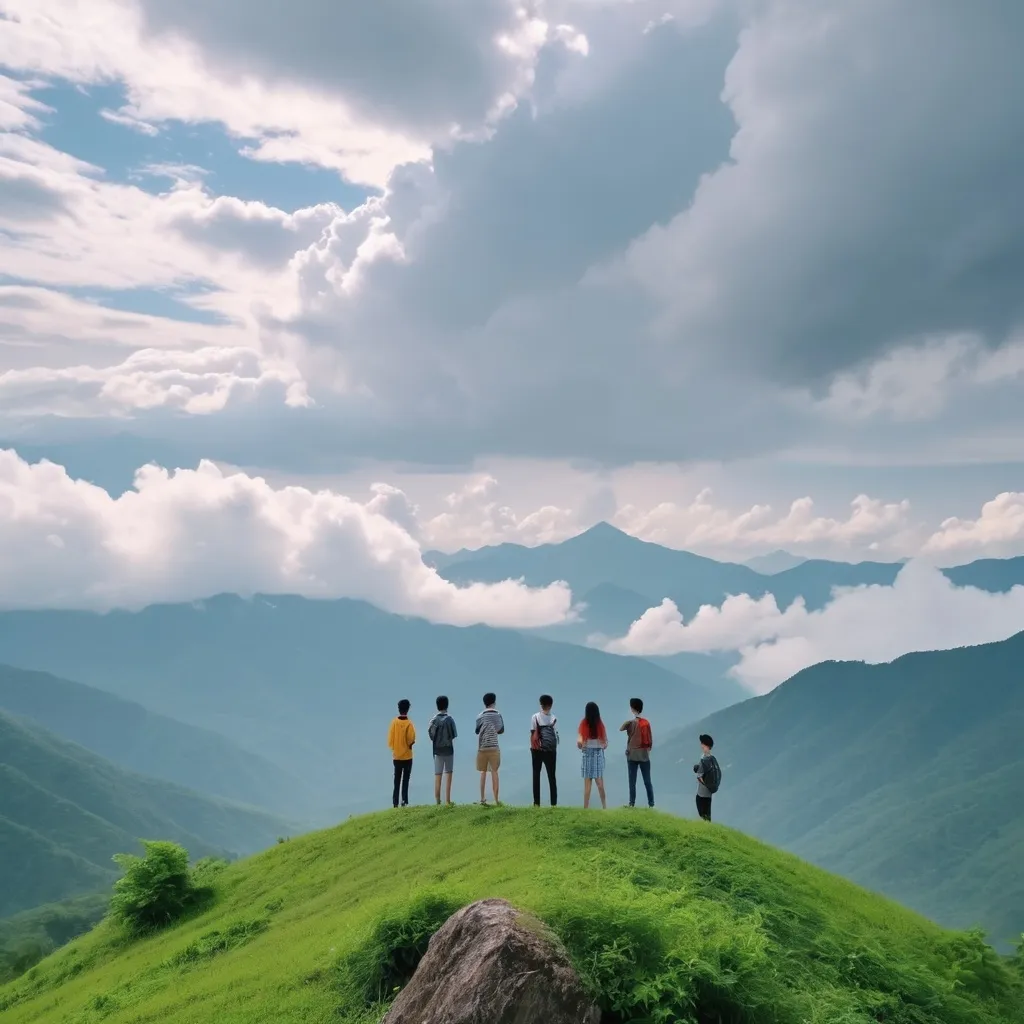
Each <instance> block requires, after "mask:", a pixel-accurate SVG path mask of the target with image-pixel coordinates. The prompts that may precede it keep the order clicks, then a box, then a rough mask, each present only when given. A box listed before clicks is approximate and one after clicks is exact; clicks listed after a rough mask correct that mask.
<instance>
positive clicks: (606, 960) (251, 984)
mask: <svg viewBox="0 0 1024 1024" xmlns="http://www.w3.org/2000/svg"><path fill="white" fill-rule="evenodd" d="M208 882H209V884H210V885H211V886H212V887H213V888H214V889H215V891H216V900H215V901H213V902H211V903H210V905H209V907H208V908H207V909H206V910H204V911H202V912H196V913H194V914H192V915H190V916H187V917H186V918H185V919H184V920H182V921H181V922H180V923H179V924H177V925H176V926H175V927H173V928H170V929H164V930H161V931H155V932H151V933H149V934H147V935H146V936H144V937H143V938H141V939H138V938H134V939H131V940H130V941H126V940H125V939H124V938H123V934H122V932H121V931H120V930H118V929H117V928H114V927H113V926H112V925H111V926H107V925H104V926H101V927H100V928H99V929H97V930H95V931H94V932H92V933H90V934H89V935H87V936H84V937H83V938H81V939H77V940H75V942H74V943H72V945H71V946H69V947H67V948H66V949H65V950H62V951H59V952H58V953H57V954H55V955H54V956H53V957H51V958H50V959H49V960H47V961H45V962H44V963H42V964H40V965H39V966H38V967H37V968H36V969H35V972H30V973H29V974H28V975H25V976H24V977H23V978H21V979H19V980H18V981H16V982H14V983H13V984H11V985H9V986H6V987H3V988H0V1010H3V1011H4V1014H5V1016H4V1024H30V1022H31V1024H63V1022H64V1021H66V1020H70V1021H74V1022H75V1024H94V1022H98V1021H100V1020H103V1021H105V1022H107V1024H129V1022H133V1021H139V1020H160V1021H161V1022H162V1024H207V1022H210V1024H213V1022H217V1024H263V1022H265V1021H266V1020H267V1019H268V1015H270V1016H272V1017H273V1019H274V1021H275V1024H299V1022H305V1021H329V1020H330V1021H334V1022H335V1024H369V1022H371V1021H379V1020H380V1017H381V1015H382V1013H383V1011H384V1010H385V1009H386V1004H387V1002H388V1001H389V1000H390V999H391V998H392V996H393V994H394V991H395V989H396V988H400V987H401V986H402V985H403V984H404V983H405V982H406V981H407V980H408V978H409V977H410V975H411V973H412V971H413V970H414V969H415V966H416V964H417V963H418V962H419V959H420V958H421V957H422V955H423V953H424V951H425V950H426V948H427V943H428V941H429V939H430V936H431V935H432V934H433V933H434V931H436V929H437V928H438V927H439V926H440V925H441V924H442V923H443V922H444V921H445V920H446V919H447V918H448V916H449V915H450V914H451V913H453V912H454V911H455V910H456V909H457V908H458V907H461V906H464V905H465V904H466V903H468V902H471V901H472V900H475V899H480V898H484V897H501V898H505V899H508V900H509V901H510V902H512V903H513V904H514V905H516V906H518V907H521V908H522V909H523V910H524V912H527V913H529V914H530V915H532V916H534V917H536V918H537V919H539V920H541V921H542V922H544V924H545V925H546V926H547V927H549V928H550V929H551V930H552V931H553V932H554V934H555V935H556V936H557V937H558V938H559V939H560V940H561V942H562V943H563V944H564V946H565V948H566V949H567V951H568V952H569V955H570V956H571V958H572V960H573V962H574V963H575V964H576V966H577V969H578V970H579V972H580V974H581V977H582V978H583V979H584V981H585V983H586V984H587V985H588V986H589V988H590V989H591V991H592V992H593V993H594V996H595V998H596V999H597V1001H598V1002H599V1004H600V1005H601V1008H602V1012H603V1015H604V1021H605V1024H625V1022H627V1021H629V1022H642V1021H648V1022H658V1024H661V1022H665V1024H667V1022H676V1021H678V1022H680V1024H879V1022H884V1024H1024V976H1022V974H1021V973H1020V971H1019V970H1018V969H1016V968H1015V966H1014V962H1013V961H1012V960H1011V959H1010V958H1009V957H1000V956H998V955H997V954H995V953H994V952H993V951H992V950H991V949H990V948H989V947H987V946H986V945H985V944H984V942H983V941H982V939H981V936H980V935H979V934H978V933H976V932H975V933H963V934H960V933H952V932H947V931H943V930H942V929H940V928H938V927H937V926H935V925H933V924H931V923H930V922H928V921H926V920H924V919H923V918H920V917H918V916H916V915H915V914H913V913H910V912H908V911H906V910H903V909H902V908H900V907H898V906H896V905H895V904H893V903H890V902H889V901H887V900H885V899H883V898H881V897H878V896H874V895H871V894H869V893H867V892H864V891H863V890H861V889H858V888H856V887H855V886H853V885H851V884H849V883H847V882H845V881H843V880H842V879H839V878H836V877H835V876H830V875H828V874H826V873H825V872H822V871H820V870H818V869H815V868H812V867H810V866H809V865H806V864H804V863H802V862H800V861H798V860H797V859H796V858H794V857H791V856H788V855H786V854H782V853H780V852H778V851H776V850H773V849H771V848H769V847H766V846H763V845H761V844H759V843H757V842H756V841H754V840H752V839H750V838H748V837H745V836H743V835H741V834H739V833H736V832H732V831H731V830H729V829H727V828H724V827H722V826H721V825H718V824H715V825H711V826H708V825H704V824H703V823H696V822H687V821H680V820H678V819H675V818H671V817H669V816H666V815H662V814H658V813H647V812H644V813H642V814H641V813H638V812H629V811H610V812H604V813H603V812H597V811H591V812H589V813H584V812H581V811H575V810H571V809H568V808H555V809H547V808H544V809H539V810H535V809H533V808H523V809H515V808H489V809H484V808H480V807H457V808H454V809H449V808H444V809H441V810H437V809H435V808H414V809H410V810H408V812H406V813H402V814H390V813H385V814H378V815H372V816H369V817H366V818H359V819H355V820H352V821H350V822H349V823H347V824H345V825H342V826H340V827H338V828H335V829H331V830H328V831H325V832H320V833H315V834H313V835H309V836H304V837H301V838H296V839H293V840H292V841H291V842H289V843H285V844H282V845H280V846H275V847H273V848H272V849H271V850H268V851H267V852H266V853H264V854H260V855H259V856H257V857H254V858H251V859H249V860H247V861H243V862H241V863H238V864H232V865H230V866H228V867H223V866H219V867H217V868H216V869H215V870H214V871H213V873H212V875H210V876H208ZM268 922H272V923H268Z"/></svg>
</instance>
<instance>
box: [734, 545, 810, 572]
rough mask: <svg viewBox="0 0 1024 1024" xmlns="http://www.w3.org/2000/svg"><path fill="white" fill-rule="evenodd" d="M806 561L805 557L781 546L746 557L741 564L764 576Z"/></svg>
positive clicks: (794, 566)
mask: <svg viewBox="0 0 1024 1024" xmlns="http://www.w3.org/2000/svg"><path fill="white" fill-rule="evenodd" d="M806 561H807V559H806V558H803V557H801V556H800V555H794V554H791V553H790V552H788V551H783V550H782V548H777V549H776V550H775V551H770V552H768V554H766V555H755V556H754V557H753V558H748V559H747V560H746V561H745V562H744V563H743V564H744V565H745V566H746V567H747V568H748V569H753V570H754V572H759V573H761V574H762V575H765V576H774V575H775V574H776V573H779V572H785V571H786V570H787V569H795V568H796V567H797V566H798V565H803V563H804V562H806Z"/></svg>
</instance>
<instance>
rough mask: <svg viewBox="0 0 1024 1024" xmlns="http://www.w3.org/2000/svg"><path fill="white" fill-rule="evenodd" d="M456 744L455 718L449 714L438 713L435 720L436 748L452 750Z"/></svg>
mask: <svg viewBox="0 0 1024 1024" xmlns="http://www.w3.org/2000/svg"><path fill="white" fill-rule="evenodd" d="M454 745H455V720H454V719H453V718H452V716H451V715H449V714H442V715H438V717H437V720H436V721H435V722H434V750H450V749H451V748H452V747H453V746H454Z"/></svg>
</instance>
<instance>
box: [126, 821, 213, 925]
mask: <svg viewBox="0 0 1024 1024" xmlns="http://www.w3.org/2000/svg"><path fill="white" fill-rule="evenodd" d="M142 845H143V847H145V850H146V854H145V856H144V857H136V856H135V855H134V854H131V853H119V854H117V855H116V856H115V857H114V860H115V862H116V863H117V864H118V865H119V866H120V867H121V869H122V870H123V871H124V875H123V876H122V877H121V878H119V879H118V880H117V881H116V882H115V883H114V896H113V898H112V899H111V901H110V913H111V916H112V917H113V918H114V919H115V920H116V921H120V922H121V923H123V924H125V925H127V927H128V928H129V929H130V930H131V931H132V932H135V933H141V932H147V931H152V930H154V929H156V928H163V927H165V926H167V925H168V924H170V923H171V922H172V921H176V920H177V919H178V918H180V917H181V916H182V915H183V914H184V913H185V912H186V911H187V910H189V909H190V908H191V907H192V906H194V905H195V903H196V897H197V890H196V885H195V881H194V879H193V877H192V874H191V872H190V871H189V867H188V851H187V850H185V849H184V847H181V846H179V845H178V844H177V843H169V842H154V841H147V840H144V841H143V843H142Z"/></svg>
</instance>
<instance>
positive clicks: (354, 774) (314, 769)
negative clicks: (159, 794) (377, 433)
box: [0, 595, 727, 821]
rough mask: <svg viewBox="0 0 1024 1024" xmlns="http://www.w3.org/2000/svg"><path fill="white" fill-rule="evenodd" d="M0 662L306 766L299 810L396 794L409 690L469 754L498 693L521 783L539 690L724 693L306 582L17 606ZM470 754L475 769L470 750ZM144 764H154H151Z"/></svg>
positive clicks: (467, 793) (562, 707)
mask: <svg viewBox="0 0 1024 1024" xmlns="http://www.w3.org/2000/svg"><path fill="white" fill-rule="evenodd" d="M0 661H4V662H7V663H10V664H13V665H18V666H24V667H31V668H34V669H37V670H43V671H46V672H52V673H54V674H56V675H59V676H62V677H69V678H73V679H74V680H75V681H76V682H78V683H84V684H87V685H89V686H94V687H98V688H101V689H103V690H105V691H108V692H110V693H114V694H116V695H118V696H119V697H121V698H122V699H124V700H129V701H132V702H134V703H137V704H141V705H142V706H143V707H145V708H147V709H150V710H151V711H153V712H156V713H158V714H160V715H162V716H168V717H170V718H173V719H175V720H177V721H178V722H183V723H188V724H189V725H191V726H197V727H200V728H202V729H205V730H212V731H214V732H216V733H219V734H220V735H222V736H224V737H227V738H228V739H229V740H230V741H231V742H232V744H233V745H236V746H238V747H241V748H243V749H244V750H247V751H249V752H250V753H252V754H256V755H259V757H260V758H261V759H262V760H263V761H264V762H266V761H269V762H271V763H272V764H274V765H277V766H278V767H279V768H280V769H282V770H283V771H284V772H287V773H290V774H292V775H294V776H297V777H298V779H299V780H300V781H301V783H302V787H303V789H302V794H303V795H302V796H301V797H300V795H299V794H296V797H295V806H294V807H293V808H292V810H291V814H290V816H291V817H293V818H294V817H301V818H303V820H309V821H323V820H326V818H327V817H329V816H331V815H333V816H338V815H340V814H343V813H352V812H354V811H356V810H359V809H368V808H375V807H379V806H380V805H381V802H382V800H386V799H387V798H388V796H389V794H390V775H391V762H390V754H389V752H388V750H387V747H386V744H385V738H386V734H387V725H388V722H389V720H390V718H391V716H392V715H393V714H394V713H395V704H396V702H397V701H398V699H399V698H402V697H408V698H409V699H410V700H412V702H413V712H412V714H413V720H414V722H415V723H416V724H417V725H419V726H420V728H421V732H423V733H424V735H423V737H422V739H423V740H425V739H426V737H425V727H426V724H427V720H428V719H429V718H430V716H431V715H432V714H433V713H434V698H435V697H436V696H437V695H438V694H440V693H445V694H447V695H448V696H449V698H450V699H451V707H452V713H453V715H454V716H455V718H456V721H457V722H458V723H459V727H460V730H461V732H462V736H463V739H462V741H461V744H460V750H464V751H466V752H467V754H469V752H470V751H471V750H472V744H473V738H472V737H473V732H472V723H473V719H474V718H475V716H476V714H477V713H478V712H479V711H480V710H481V709H482V704H481V697H482V695H483V694H484V693H485V692H486V691H488V690H494V691H495V692H497V694H498V697H499V706H500V708H501V710H502V711H503V713H504V714H505V716H506V718H507V721H508V732H507V735H506V739H505V746H506V750H507V752H508V754H509V758H508V774H509V776H511V779H510V784H512V783H514V782H516V780H517V776H518V779H519V781H523V780H526V779H528V778H529V757H528V755H527V754H526V749H527V746H528V730H529V724H528V723H529V720H530V716H531V715H532V713H533V712H534V711H535V710H536V708H537V698H538V696H539V695H540V694H541V693H543V692H549V693H551V694H553V695H554V696H555V699H556V702H557V710H558V713H559V715H561V716H562V717H563V719H564V720H568V721H571V722H572V729H575V725H576V722H578V721H579V719H580V717H581V716H582V714H583V707H584V705H585V703H586V702H587V701H588V700H596V701H598V702H599V703H600V704H603V705H604V706H605V707H606V708H608V709H609V710H610V711H611V710H612V709H616V708H617V709H619V710H620V711H621V712H622V713H623V714H625V712H626V711H627V708H626V702H627V701H628V699H629V697H630V696H633V695H634V694H641V695H643V696H644V698H645V699H647V700H650V701H651V702H652V704H654V705H656V706H659V707H661V708H663V709H664V711H663V714H664V717H665V719H666V721H667V722H670V723H672V724H675V725H683V724H685V723H686V722H687V721H691V720H693V719H695V718H698V717H700V716H701V715H704V714H707V713H708V712H710V711H712V710H715V709H716V708H718V707H722V706H723V705H724V704H725V703H727V701H725V700H721V699H720V698H718V697H717V696H716V695H715V694H714V693H713V692H712V691H711V690H708V689H706V688H704V687H701V686H698V685H695V684H693V683H690V682H688V681H686V680H685V679H683V678H681V677H680V676H679V675H677V674H675V673H673V672H670V671H668V670H666V669H664V668H660V667H658V666H656V665H654V664H652V663H650V662H648V661H645V660H644V659H639V658H623V657H618V656H616V655H611V654H605V653H604V652H602V651H597V650H592V649H588V648H584V647H579V646H574V645H571V644H564V643H552V642H550V641H548V640H544V639H541V638H538V637H529V636H524V635H522V634H521V633H518V632H515V631H513V630H498V629H489V628H487V627H483V626H479V627H468V628H457V627H452V626H438V625H433V624H430V623H428V622H425V621H423V620H420V619H409V618H403V617H401V616H396V615H389V614H387V613H385V612H383V611H380V610H379V609H377V608H374V607H372V606H371V605H368V604H364V603H362V602H358V601H345V600H342V601H310V600H305V599H303V598H298V597H280V596H272V597H256V598H253V599H251V600H244V599H242V598H239V597H234V596H227V595H224V596H220V597H216V598H213V599H211V600H209V601H204V602H198V603H194V604H188V605H155V606H152V607H149V608H146V609H144V610H143V611H140V612H132V613H129V612H111V613H109V614H105V615H98V614H93V613H88V612H61V611H42V612H6V613H2V614H0ZM0 706H2V705H0ZM50 721H51V722H52V721H53V720H52V718H51V719H50ZM190 735H192V736H194V734H190ZM79 738H82V734H81V733H79ZM421 750H425V747H424V745H423V744H422V743H421V745H420V746H419V747H418V748H417V753H419V752H420V751H421ZM426 753H429V750H426ZM517 754H518V755H519V756H516V755H517ZM422 763H423V765H424V767H423V768H422V769H418V770H417V771H416V772H414V784H418V785H421V786H422V787H424V792H429V791H430V789H431V786H432V782H431V779H432V767H431V766H430V762H429V759H427V758H426V757H424V760H423V762H422ZM461 763H462V764H465V765H466V769H468V768H469V767H470V763H471V762H470V760H469V757H466V759H465V760H464V761H462V762H461ZM147 770H151V771H156V770H157V769H156V766H155V765H153V764H152V763H150V764H148V767H147ZM159 773H160V774H162V775H164V777H167V774H168V772H167V770H163V771H161V772H159ZM471 776H472V772H471V771H467V770H465V769H464V770H463V771H461V772H460V773H459V774H458V776H457V779H456V785H457V791H458V792H459V793H461V795H460V796H459V799H467V798H470V797H471V796H472V793H473V792H474V790H473V786H474V780H473V778H472V777H471ZM306 794H308V798H307V796H306ZM307 799H308V802H304V801H305V800H307ZM264 806H274V807H276V806H278V804H277V802H276V801H275V802H274V803H273V804H268V803H264Z"/></svg>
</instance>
